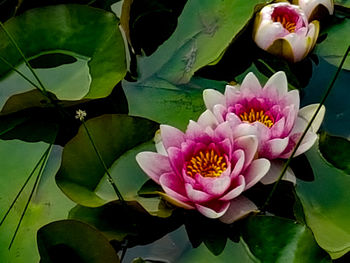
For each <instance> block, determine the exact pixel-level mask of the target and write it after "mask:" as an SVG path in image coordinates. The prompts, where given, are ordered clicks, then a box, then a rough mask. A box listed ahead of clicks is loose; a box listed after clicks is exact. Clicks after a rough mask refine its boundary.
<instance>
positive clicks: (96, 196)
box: [56, 114, 158, 207]
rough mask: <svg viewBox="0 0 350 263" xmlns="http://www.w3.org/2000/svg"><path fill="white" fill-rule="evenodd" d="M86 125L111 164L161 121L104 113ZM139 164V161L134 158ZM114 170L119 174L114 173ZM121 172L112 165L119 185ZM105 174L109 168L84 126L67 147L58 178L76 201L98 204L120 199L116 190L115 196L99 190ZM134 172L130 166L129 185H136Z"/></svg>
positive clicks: (150, 135) (92, 204)
mask: <svg viewBox="0 0 350 263" xmlns="http://www.w3.org/2000/svg"><path fill="white" fill-rule="evenodd" d="M86 126H87V127H88V129H89V132H90V133H91V135H92V138H93V140H94V143H95V145H96V147H97V149H98V150H99V152H100V154H101V156H102V159H103V160H104V162H105V164H106V166H107V167H111V166H112V164H113V163H114V162H115V161H116V160H117V159H118V158H119V157H121V156H122V155H123V154H124V153H125V152H127V151H128V150H130V149H132V148H134V147H136V146H137V145H140V144H142V143H144V142H146V141H148V140H150V139H151V138H153V136H154V133H155V131H156V130H157V129H158V124H157V123H154V122H152V121H149V120H147V119H143V118H139V117H131V116H127V115H119V114H111V115H102V116H100V117H97V118H94V119H90V120H88V121H87V122H86ZM135 165H136V161H134V166H135ZM114 171H115V174H116V176H114ZM119 174H123V172H120V169H115V170H113V168H112V169H111V175H112V177H113V178H114V180H115V182H116V184H117V186H119ZM104 175H105V170H104V168H103V166H102V164H101V163H100V161H99V158H98V156H97V154H96V152H95V151H94V148H93V146H92V144H91V141H90V139H89V137H88V135H87V133H86V130H85V129H84V127H83V126H81V127H80V129H79V132H78V134H77V135H76V136H75V137H74V138H73V139H72V140H71V141H69V142H68V143H67V144H66V146H65V148H64V151H63V157H62V164H61V167H60V170H59V171H58V173H57V175H56V182H57V184H58V186H59V187H60V188H61V190H62V191H63V192H64V193H65V194H66V195H67V196H68V197H69V198H71V199H72V200H73V201H74V202H76V203H78V204H81V205H85V206H90V207H97V206H101V205H103V204H105V203H107V202H108V201H111V200H115V199H116V195H115V193H113V192H112V196H110V197H109V198H111V199H109V198H108V197H106V196H104V197H102V195H103V192H104V191H102V194H100V193H97V192H98V191H100V192H101V188H103V186H101V185H102V184H103V182H102V181H105V180H106V178H104ZM131 176H134V175H133V173H132V172H131V170H127V181H128V182H129V185H130V184H133V185H134V184H135V182H134V181H133V180H130V179H131ZM144 177H145V175H144ZM144 177H143V178H144ZM106 181H107V180H106ZM144 181H146V180H144ZM144 181H143V182H144ZM143 182H142V183H143ZM105 183H106V182H105ZM142 183H141V185H142ZM100 184H101V185H100ZM106 188H108V189H111V190H112V187H111V185H110V184H107V187H106ZM107 191H108V190H107ZM136 191H137V190H136ZM124 193H125V191H122V194H124Z"/></svg>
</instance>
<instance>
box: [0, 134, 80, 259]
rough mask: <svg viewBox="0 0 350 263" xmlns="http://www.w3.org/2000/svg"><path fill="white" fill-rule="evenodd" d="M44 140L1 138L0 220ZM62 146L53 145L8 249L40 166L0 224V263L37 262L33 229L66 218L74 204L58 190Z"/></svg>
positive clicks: (33, 163)
mask: <svg viewBox="0 0 350 263" xmlns="http://www.w3.org/2000/svg"><path fill="white" fill-rule="evenodd" d="M48 146H49V145H48V144H47V143H43V142H38V143H27V142H23V141H19V140H10V141H3V140H0V166H1V174H0V207H1V210H0V220H1V219H3V217H4V216H5V213H6V211H7V210H8V208H9V207H10V205H11V203H12V201H13V200H14V198H15V196H16V195H17V193H18V192H19V190H20V188H21V186H22V185H23V184H24V182H25V181H26V179H27V177H28V176H29V175H30V173H31V171H32V170H33V168H34V167H35V164H36V163H37V162H38V161H39V159H40V157H41V156H42V155H43V153H44V152H45V151H46V149H47V148H48ZM61 153H62V147H59V146H54V147H53V148H52V150H51V153H50V156H49V158H48V162H47V163H46V165H45V169H44V171H43V174H42V176H41V179H40V181H39V184H38V186H37V189H36V191H35V192H34V195H33V198H32V200H31V202H30V204H29V206H28V210H27V212H26V214H25V216H24V218H23V220H22V223H21V225H20V228H19V230H18V232H17V236H16V238H15V239H14V242H13V244H12V247H11V249H10V250H8V247H9V245H10V242H11V239H12V237H13V235H14V233H15V229H16V227H17V224H18V222H19V220H20V217H21V214H22V212H23V210H24V207H25V204H26V202H27V200H28V198H29V195H30V192H31V190H32V188H33V186H34V181H35V178H34V177H36V175H37V173H38V170H39V168H38V169H37V170H36V172H35V173H34V174H33V177H32V178H31V179H30V181H29V182H28V184H27V186H26V187H25V188H24V191H23V192H22V194H21V195H20V197H19V198H18V200H17V202H16V203H15V205H14V206H13V209H12V210H10V213H9V214H8V216H7V217H6V220H5V221H4V222H3V224H2V225H1V227H0V262H9V263H11V262H27V263H34V262H35V263H36V262H38V261H39V253H38V251H37V248H36V238H35V236H36V232H37V231H38V230H39V228H40V227H42V226H43V225H45V224H47V223H49V222H51V221H52V220H59V219H63V218H66V217H67V215H68V212H69V210H70V209H71V208H72V207H73V206H74V205H75V204H74V203H73V202H71V201H70V200H69V199H68V198H67V197H65V196H64V195H63V193H62V192H61V191H60V190H59V189H58V187H57V186H56V184H55V180H54V175H55V173H56V172H57V170H58V168H59V163H60V158H61Z"/></svg>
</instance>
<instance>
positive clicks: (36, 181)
mask: <svg viewBox="0 0 350 263" xmlns="http://www.w3.org/2000/svg"><path fill="white" fill-rule="evenodd" d="M51 147H52V144H50V149H51ZM49 152H50V151H47V152H46V155H45V157H44V160H43V162H42V163H41V166H40V170H39V172H38V175H37V177H36V179H35V182H34V186H33V188H32V191H31V192H30V195H29V198H28V200H27V203H26V205H25V207H24V210H23V212H22V215H21V218H20V219H19V222H18V224H17V227H16V230H15V233H14V234H13V237H12V239H11V242H10V245H9V247H8V249H9V250H10V249H11V247H12V244H13V242H14V241H15V238H16V236H17V233H18V230H19V228H20V226H21V224H22V221H23V218H24V216H25V214H26V212H27V209H28V207H29V203H30V201H31V200H32V197H33V194H34V192H35V189H36V187H37V185H38V182H39V179H40V177H41V175H42V173H43V169H44V167H45V164H46V161H47V157H48V155H49Z"/></svg>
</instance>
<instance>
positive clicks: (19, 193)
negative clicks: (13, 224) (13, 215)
mask: <svg viewBox="0 0 350 263" xmlns="http://www.w3.org/2000/svg"><path fill="white" fill-rule="evenodd" d="M50 149H51V145H50V146H49V147H48V148H47V150H46V151H45V152H44V154H43V155H42V156H41V157H40V159H39V161H38V162H37V163H36V165H35V167H34V168H33V170H32V172H31V173H30V174H29V176H28V178H27V180H26V181H25V182H24V184H23V185H22V188H21V189H20V190H19V192H18V193H17V195H16V197H15V199H14V200H13V201H12V203H11V205H10V207H9V208H8V209H7V211H6V213H5V215H4V217H3V218H2V220H1V222H0V226H1V225H2V224H3V223H4V221H5V219H6V217H7V216H8V214H9V213H10V211H11V209H12V208H13V206H14V205H15V203H16V201H17V199H18V198H19V196H20V195H21V193H22V192H23V190H24V188H25V187H26V186H27V184H28V182H29V180H30V179H31V178H32V176H33V174H34V172H35V171H36V169H37V168H38V166H39V165H40V163H41V162H42V160H43V159H44V158H45V156H47V155H48V153H49V151H50Z"/></svg>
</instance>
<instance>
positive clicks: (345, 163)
mask: <svg viewBox="0 0 350 263" xmlns="http://www.w3.org/2000/svg"><path fill="white" fill-rule="evenodd" d="M319 147H320V151H321V154H322V156H323V157H324V158H326V160H327V161H328V162H330V163H331V164H333V165H334V166H335V167H337V168H339V169H341V170H343V171H344V172H345V173H347V174H350V141H349V140H347V139H345V138H342V137H337V136H332V135H329V134H328V133H326V132H323V133H322V134H321V135H320V141H319Z"/></svg>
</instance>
